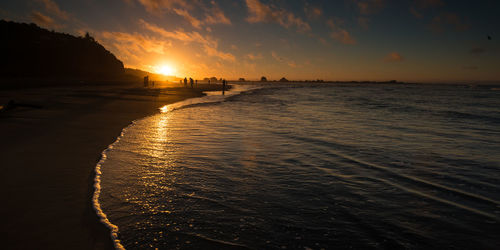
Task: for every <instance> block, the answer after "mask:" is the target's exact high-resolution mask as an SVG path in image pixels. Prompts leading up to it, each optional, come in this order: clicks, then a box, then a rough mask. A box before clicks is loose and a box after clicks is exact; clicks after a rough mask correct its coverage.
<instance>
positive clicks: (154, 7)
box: [138, 0, 231, 29]
mask: <svg viewBox="0 0 500 250" xmlns="http://www.w3.org/2000/svg"><path fill="white" fill-rule="evenodd" d="M138 1H139V3H141V4H142V5H143V6H144V7H145V8H146V10H147V11H148V12H151V13H155V14H159V13H160V14H161V13H163V12H164V11H171V12H173V13H175V14H177V15H179V16H181V17H183V18H184V19H186V21H188V22H189V23H190V24H191V25H192V26H193V27H195V28H197V29H201V27H202V26H203V25H206V24H219V23H220V24H231V20H229V18H227V17H226V15H225V14H224V12H223V11H222V10H221V9H220V8H219V6H218V5H217V4H216V3H215V1H211V2H210V5H211V6H210V7H208V6H206V5H205V4H204V3H203V2H201V1H193V2H191V3H187V1H183V0H138ZM194 8H199V9H200V10H202V11H204V12H205V19H204V20H203V19H200V18H196V17H195V16H193V15H192V14H191V10H193V9H194ZM208 29H209V28H208Z"/></svg>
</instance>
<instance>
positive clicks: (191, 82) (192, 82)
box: [189, 77, 194, 88]
mask: <svg viewBox="0 0 500 250" xmlns="http://www.w3.org/2000/svg"><path fill="white" fill-rule="evenodd" d="M189 83H190V84H191V88H193V84H194V81H193V78H191V77H189Z"/></svg>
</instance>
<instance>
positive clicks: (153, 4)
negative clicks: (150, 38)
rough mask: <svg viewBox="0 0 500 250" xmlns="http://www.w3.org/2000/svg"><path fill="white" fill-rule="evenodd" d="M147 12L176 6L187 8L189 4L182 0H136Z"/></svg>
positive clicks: (155, 11) (160, 10)
mask: <svg viewBox="0 0 500 250" xmlns="http://www.w3.org/2000/svg"><path fill="white" fill-rule="evenodd" d="M138 2H139V3H140V4H142V5H143V6H144V7H145V8H146V10H147V11H148V12H151V13H161V12H163V11H165V10H172V9H173V8H174V7H177V8H179V7H180V8H188V7H189V5H188V4H187V3H186V1H184V0H138Z"/></svg>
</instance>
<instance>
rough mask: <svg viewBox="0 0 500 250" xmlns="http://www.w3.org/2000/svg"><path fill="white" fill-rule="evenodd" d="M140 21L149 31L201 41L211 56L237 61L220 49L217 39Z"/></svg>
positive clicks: (170, 37) (186, 39)
mask: <svg viewBox="0 0 500 250" xmlns="http://www.w3.org/2000/svg"><path fill="white" fill-rule="evenodd" d="M139 22H140V23H141V24H142V25H143V26H144V27H145V28H146V29H147V30H149V31H151V32H153V33H154V34H156V35H159V36H162V37H164V38H169V39H175V40H179V41H182V42H187V43H199V44H201V45H202V46H203V48H204V51H205V53H207V55H209V56H215V57H218V58H220V59H223V60H228V61H235V60H236V58H235V57H234V55H232V54H230V53H225V52H221V51H218V49H217V47H218V43H217V40H216V39H213V38H211V37H204V36H202V35H201V34H200V33H198V32H184V31H181V30H176V31H167V30H165V29H163V28H161V27H158V26H156V25H154V24H150V23H148V22H146V21H144V20H142V19H140V20H139Z"/></svg>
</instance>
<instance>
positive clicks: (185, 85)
mask: <svg viewBox="0 0 500 250" xmlns="http://www.w3.org/2000/svg"><path fill="white" fill-rule="evenodd" d="M187 84H188V79H187V78H186V77H184V87H187Z"/></svg>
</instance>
